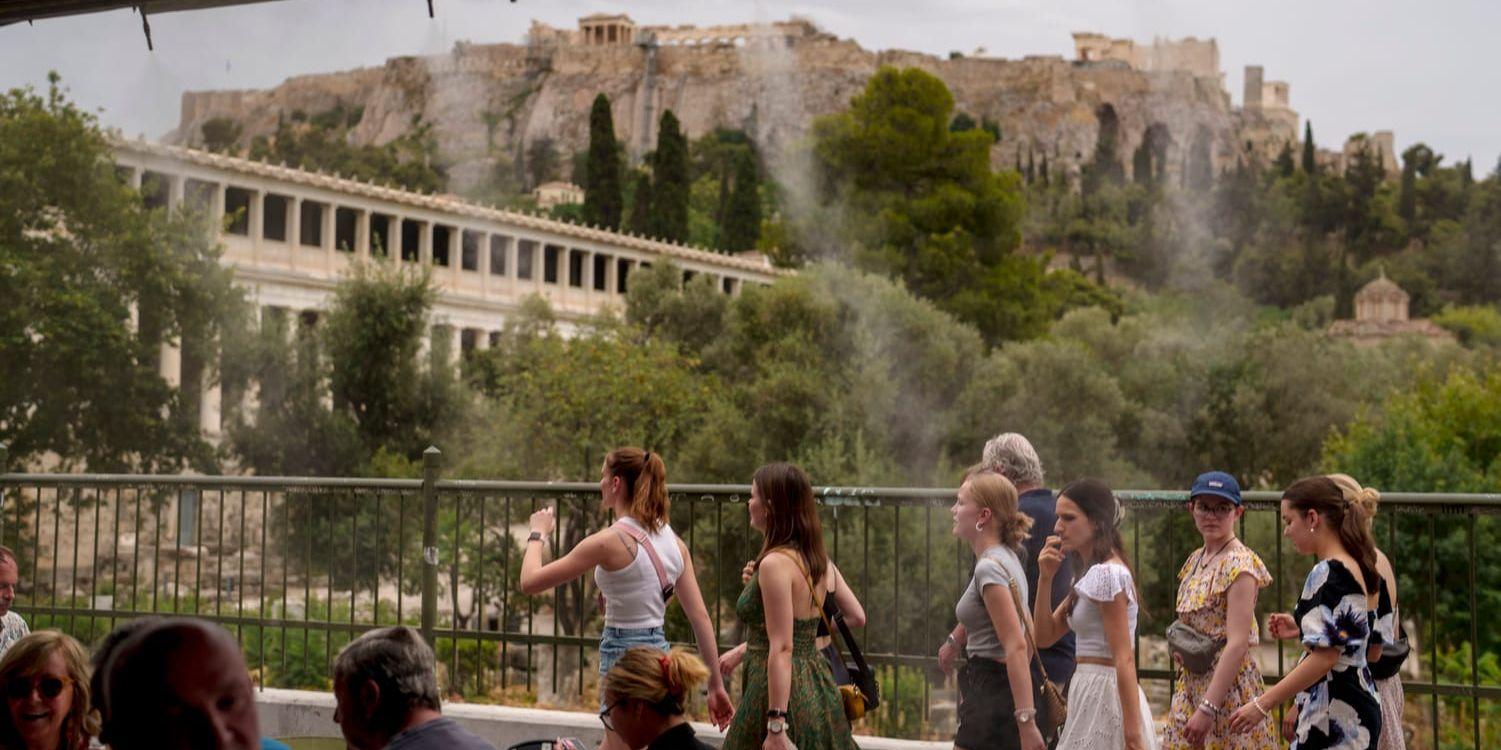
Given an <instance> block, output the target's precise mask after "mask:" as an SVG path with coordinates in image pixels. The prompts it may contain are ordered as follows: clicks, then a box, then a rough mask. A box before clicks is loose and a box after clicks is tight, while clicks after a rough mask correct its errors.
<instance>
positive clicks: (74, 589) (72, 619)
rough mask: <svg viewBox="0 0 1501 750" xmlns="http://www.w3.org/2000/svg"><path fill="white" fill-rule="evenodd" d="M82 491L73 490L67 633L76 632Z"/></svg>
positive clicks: (80, 489) (80, 488) (79, 488)
mask: <svg viewBox="0 0 1501 750" xmlns="http://www.w3.org/2000/svg"><path fill="white" fill-rule="evenodd" d="M83 490H84V488H83V487H78V488H77V489H75V490H73V572H72V574H71V581H72V582H71V583H69V584H68V588H69V591H68V632H69V633H76V632H78V631H77V630H75V628H76V627H77V618H76V610H77V609H78V601H77V599H78V535H79V533H80V529H79V526H80V525H82V524H81V517H80V516H81V513H82V511H81V509H80V508H79V507H78V506H79V505H80V504H82V503H83Z"/></svg>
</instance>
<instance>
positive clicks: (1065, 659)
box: [938, 432, 1074, 685]
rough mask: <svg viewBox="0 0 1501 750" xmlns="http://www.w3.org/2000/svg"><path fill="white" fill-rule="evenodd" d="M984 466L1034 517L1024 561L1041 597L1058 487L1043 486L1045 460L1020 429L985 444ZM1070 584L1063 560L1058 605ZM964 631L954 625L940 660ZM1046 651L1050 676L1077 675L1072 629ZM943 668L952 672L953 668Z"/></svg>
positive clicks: (1056, 582)
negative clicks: (1041, 558)
mask: <svg viewBox="0 0 1501 750" xmlns="http://www.w3.org/2000/svg"><path fill="white" fill-rule="evenodd" d="M980 465H981V466H982V467H984V468H985V469H987V470H989V471H994V472H996V473H998V474H1000V475H1001V476H1003V477H1005V478H1007V479H1009V480H1011V484H1012V485H1013V486H1015V487H1016V492H1017V494H1018V495H1019V496H1020V497H1019V503H1018V504H1019V505H1020V506H1021V512H1022V513H1025V514H1026V515H1027V516H1028V517H1030V518H1031V519H1032V533H1031V536H1028V537H1027V541H1026V545H1025V546H1026V554H1025V555H1024V556H1023V558H1022V565H1023V567H1024V568H1025V569H1026V574H1027V591H1030V592H1033V594H1032V595H1033V596H1036V595H1037V594H1036V592H1037V555H1038V553H1039V552H1041V551H1042V547H1043V544H1044V543H1045V542H1047V539H1048V535H1049V534H1052V533H1053V527H1054V526H1055V525H1056V524H1057V523H1058V516H1057V510H1056V507H1057V500H1056V499H1055V498H1054V497H1053V491H1052V490H1050V489H1047V488H1046V487H1044V486H1043V479H1044V476H1045V475H1044V473H1043V470H1042V459H1040V458H1038V457H1037V449H1035V448H1033V447H1032V442H1031V441H1030V440H1027V438H1026V437H1025V436H1023V435H1021V434H1020V433H1016V432H1004V433H1001V434H1000V435H997V436H995V437H994V438H991V439H990V441H989V442H987V443H985V450H984V452H982V453H981V457H980ZM1071 586H1073V573H1072V571H1071V570H1069V564H1068V560H1064V561H1063V566H1062V567H1061V568H1059V570H1058V574H1057V575H1056V576H1054V577H1053V591H1052V595H1053V598H1052V602H1053V607H1054V608H1056V607H1057V606H1058V605H1060V604H1062V603H1063V600H1065V599H1067V598H1068V591H1069V588H1070V587H1071ZM965 635H966V634H965V632H964V626H963V625H960V626H959V627H957V628H955V629H954V632H953V633H952V634H951V635H949V639H948V641H947V642H945V643H944V645H943V647H942V648H940V649H939V651H938V656H939V662H940V664H952V663H953V659H954V657H955V656H957V654H958V653H959V651H960V650H962V648H963V645H964V639H965ZM1041 651H1042V663H1043V666H1045V667H1047V670H1048V677H1049V678H1051V679H1052V680H1053V681H1054V682H1057V683H1059V684H1060V685H1067V684H1068V681H1069V679H1071V678H1072V677H1073V676H1074V634H1073V632H1069V633H1067V634H1065V635H1064V636H1063V637H1062V638H1060V639H1058V642H1057V643H1054V644H1053V645H1052V646H1049V647H1047V648H1045V649H1042V650H1041ZM944 668H945V670H947V669H948V666H945V667H944Z"/></svg>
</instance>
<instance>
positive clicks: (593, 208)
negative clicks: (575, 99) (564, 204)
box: [584, 94, 625, 229]
mask: <svg viewBox="0 0 1501 750" xmlns="http://www.w3.org/2000/svg"><path fill="white" fill-rule="evenodd" d="M622 189H623V185H622V181H621V153H620V142H619V141H617V140H615V120H614V116H613V115H612V114H611V112H610V99H609V97H607V96H605V95H604V94H599V95H598V96H595V97H594V106H593V107H592V108H591V109H590V110H589V159H588V162H587V166H586V167H585V170H584V216H585V219H586V220H587V221H589V222H590V223H592V224H598V225H599V226H602V227H605V228H606V229H619V228H620V219H621V214H622V212H623V210H624V208H625V200H624V198H623V196H622V194H621V190H622Z"/></svg>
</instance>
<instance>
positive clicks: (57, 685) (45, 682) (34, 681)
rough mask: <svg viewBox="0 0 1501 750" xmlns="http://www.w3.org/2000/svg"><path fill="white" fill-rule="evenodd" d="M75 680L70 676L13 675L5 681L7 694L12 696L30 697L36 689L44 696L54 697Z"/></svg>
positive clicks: (18, 697) (17, 697)
mask: <svg viewBox="0 0 1501 750" xmlns="http://www.w3.org/2000/svg"><path fill="white" fill-rule="evenodd" d="M71 684H73V680H72V679H71V678H68V677H35V678H32V677H12V678H11V679H10V681H9V682H7V683H5V694H6V695H7V696H9V697H11V698H16V699H20V698H28V697H30V696H31V691H32V690H35V691H37V692H39V693H41V694H42V697H43V698H47V699H52V698H56V697H57V696H59V695H62V692H63V690H64V689H65V688H67V687H68V686H69V685H71Z"/></svg>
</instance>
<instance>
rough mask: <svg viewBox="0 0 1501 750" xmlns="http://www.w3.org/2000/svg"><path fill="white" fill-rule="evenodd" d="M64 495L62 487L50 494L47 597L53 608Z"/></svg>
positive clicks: (59, 552)
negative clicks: (49, 592)
mask: <svg viewBox="0 0 1501 750" xmlns="http://www.w3.org/2000/svg"><path fill="white" fill-rule="evenodd" d="M64 494H65V493H64V492H63V488H62V487H58V488H57V489H56V490H55V491H54V492H53V493H52V596H51V597H49V601H51V603H52V606H54V607H56V606H57V569H58V568H60V567H62V566H61V565H60V564H59V560H58V557H59V555H61V550H62V547H61V544H62V537H63V528H62V517H63V495H64ZM38 532H40V530H38ZM56 617H57V616H56V615H53V617H52V622H54V623H55V622H57V619H56Z"/></svg>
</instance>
